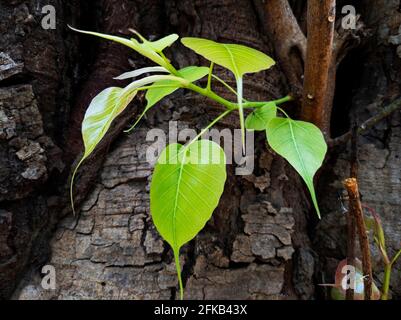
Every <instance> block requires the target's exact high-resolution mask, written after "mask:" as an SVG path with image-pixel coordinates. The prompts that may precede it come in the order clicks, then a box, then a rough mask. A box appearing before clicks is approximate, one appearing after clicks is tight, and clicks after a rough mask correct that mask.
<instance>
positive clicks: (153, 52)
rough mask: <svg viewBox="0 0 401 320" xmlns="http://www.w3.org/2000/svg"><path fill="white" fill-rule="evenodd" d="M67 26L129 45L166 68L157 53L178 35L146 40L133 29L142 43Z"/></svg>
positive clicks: (168, 66) (167, 66)
mask: <svg viewBox="0 0 401 320" xmlns="http://www.w3.org/2000/svg"><path fill="white" fill-rule="evenodd" d="M69 27H70V29H72V30H74V31H77V32H81V33H84V34H89V35H92V36H96V37H100V38H103V39H107V40H111V41H114V42H118V43H120V44H123V45H125V46H127V47H130V48H131V49H133V50H135V51H137V52H138V53H139V54H141V55H143V56H144V57H147V58H148V59H150V60H152V61H153V62H155V63H157V64H158V65H160V66H163V67H165V68H166V69H170V65H169V64H168V62H167V61H166V60H165V59H164V58H163V57H162V56H161V55H160V54H159V53H160V52H161V51H162V50H163V49H165V48H166V47H168V46H170V45H172V44H173V43H174V42H175V41H177V39H178V38H179V37H178V35H176V34H171V35H169V36H167V37H164V38H162V39H160V40H157V41H148V40H146V39H145V38H144V37H142V36H141V35H140V34H139V33H138V32H136V31H135V33H136V35H137V36H138V37H139V38H140V40H142V43H140V42H139V41H138V40H136V39H126V38H122V37H117V36H111V35H108V34H103V33H98V32H91V31H84V30H79V29H75V28H73V27H71V26H69Z"/></svg>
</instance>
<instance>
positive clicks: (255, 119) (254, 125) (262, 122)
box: [245, 102, 277, 131]
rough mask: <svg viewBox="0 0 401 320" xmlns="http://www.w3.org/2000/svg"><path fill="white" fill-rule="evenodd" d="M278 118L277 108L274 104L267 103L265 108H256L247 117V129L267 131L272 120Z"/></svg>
mask: <svg viewBox="0 0 401 320" xmlns="http://www.w3.org/2000/svg"><path fill="white" fill-rule="evenodd" d="M276 116H277V106H276V104H275V103H274V102H269V103H266V104H265V105H264V106H263V107H260V108H256V109H255V110H254V111H253V112H252V113H251V114H249V115H248V116H247V117H246V120H245V128H247V129H248V130H256V131H263V130H266V128H267V125H268V123H269V122H270V120H272V119H273V118H275V117H276Z"/></svg>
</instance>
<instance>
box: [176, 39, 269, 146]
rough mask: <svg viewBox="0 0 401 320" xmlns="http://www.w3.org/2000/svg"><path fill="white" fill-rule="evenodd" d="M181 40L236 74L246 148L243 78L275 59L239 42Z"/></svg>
mask: <svg viewBox="0 0 401 320" xmlns="http://www.w3.org/2000/svg"><path fill="white" fill-rule="evenodd" d="M181 42H182V44H183V45H184V46H186V47H188V48H189V49H191V50H193V51H195V52H196V53H197V54H199V55H201V56H203V57H204V58H206V59H208V60H209V61H212V62H214V63H216V64H218V65H220V66H223V67H224V68H226V69H228V70H230V71H231V72H232V73H233V74H234V76H235V79H236V82H237V92H238V96H237V101H238V106H239V110H238V111H239V118H240V124H241V132H242V145H243V148H245V124H244V111H243V108H242V98H243V83H242V78H243V76H244V74H246V73H254V72H259V71H262V70H266V69H269V68H270V67H272V66H273V65H274V64H275V62H274V60H273V59H272V58H270V57H269V56H268V55H266V54H264V53H263V52H260V51H258V50H256V49H253V48H249V47H246V46H243V45H239V44H225V43H218V42H215V41H212V40H208V39H201V38H182V39H181Z"/></svg>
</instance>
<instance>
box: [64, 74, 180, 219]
mask: <svg viewBox="0 0 401 320" xmlns="http://www.w3.org/2000/svg"><path fill="white" fill-rule="evenodd" d="M159 80H175V81H180V82H184V83H185V81H186V80H184V79H181V78H178V77H175V76H169V75H154V76H149V77H146V78H143V79H140V80H137V81H134V82H132V83H131V84H129V85H128V86H127V87H125V88H124V89H123V88H118V87H112V88H107V89H105V90H103V91H102V92H101V93H99V94H98V95H97V96H96V97H95V98H94V99H93V100H92V102H91V103H90V105H89V107H88V109H87V110H86V113H85V116H84V120H83V121H82V129H81V131H82V138H83V141H84V147H85V151H84V154H83V156H82V159H81V160H80V161H79V163H78V165H77V166H76V168H75V169H74V171H73V174H72V177H71V184H70V197H71V206H72V210H73V212H74V200H73V192H72V187H73V184H74V178H75V175H76V173H77V171H78V168H79V167H80V165H81V164H82V163H83V161H84V160H85V159H86V158H88V157H89V155H90V154H91V153H92V152H93V150H94V149H95V148H96V146H97V145H98V144H99V142H100V141H101V140H102V139H103V137H104V136H105V134H106V132H107V131H108V130H109V128H110V125H111V123H112V122H113V120H114V119H115V118H116V117H117V116H118V115H119V114H120V113H121V112H122V111H123V110H124V109H125V108H126V107H127V106H128V104H129V103H130V102H131V101H132V99H133V98H134V97H135V95H136V93H137V90H138V89H139V88H140V87H142V86H144V85H147V84H150V83H153V82H156V81H159Z"/></svg>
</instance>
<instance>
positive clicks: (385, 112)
mask: <svg viewBox="0 0 401 320" xmlns="http://www.w3.org/2000/svg"><path fill="white" fill-rule="evenodd" d="M400 108H401V97H399V98H397V99H395V100H394V101H393V102H391V103H390V104H389V105H388V106H385V107H384V108H383V109H382V110H381V111H380V112H379V113H377V114H376V115H374V116H373V117H371V118H369V119H368V120H366V121H365V122H364V123H362V124H361V125H360V126H359V127H358V134H363V133H365V132H367V131H368V130H369V129H371V128H372V127H374V126H375V125H376V124H377V123H379V122H380V121H382V120H383V119H385V118H387V117H388V116H390V115H392V114H393V113H394V112H395V111H397V110H398V109H400ZM351 136H352V133H351V131H349V132H347V133H345V134H343V135H342V136H339V137H338V138H335V139H333V140H331V141H329V143H328V144H329V146H330V147H335V146H338V145H341V144H344V143H346V142H347V141H348V140H349V139H351Z"/></svg>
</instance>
